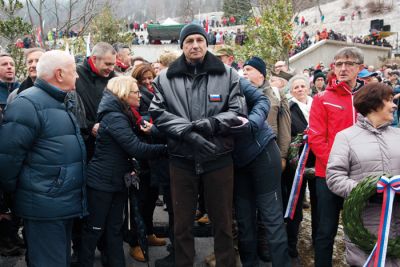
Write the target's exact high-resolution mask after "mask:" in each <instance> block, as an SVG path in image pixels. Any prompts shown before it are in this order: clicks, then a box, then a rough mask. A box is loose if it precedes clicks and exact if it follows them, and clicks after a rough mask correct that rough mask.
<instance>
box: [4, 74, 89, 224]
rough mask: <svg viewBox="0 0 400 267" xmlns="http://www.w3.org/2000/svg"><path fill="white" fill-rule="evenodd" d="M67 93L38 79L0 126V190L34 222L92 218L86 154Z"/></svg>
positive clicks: (8, 108) (9, 107)
mask: <svg viewBox="0 0 400 267" xmlns="http://www.w3.org/2000/svg"><path fill="white" fill-rule="evenodd" d="M65 97H66V93H65V92H63V91H61V90H60V89H58V88H56V87H54V86H52V85H50V84H49V83H47V82H45V81H43V80H41V79H37V80H36V82H35V86H34V87H32V88H31V89H30V90H26V91H24V92H22V93H21V94H20V95H19V96H18V97H17V98H16V99H15V100H14V101H13V102H11V103H10V104H9V105H8V106H7V110H6V112H5V116H4V122H3V124H2V125H1V126H0V170H1V172H0V185H1V186H2V187H3V188H4V189H5V190H7V191H10V192H13V191H15V212H16V214H17V215H18V216H20V217H22V218H28V219H32V220H53V219H66V218H73V217H79V216H84V215H86V213H87V212H86V191H85V175H86V174H85V165H86V164H85V160H86V151H85V146H84V143H83V139H82V137H81V135H80V132H79V127H78V125H77V123H76V119H75V116H74V115H73V114H72V112H71V111H70V109H69V108H70V107H71V104H70V103H67V105H65V104H64V99H65Z"/></svg>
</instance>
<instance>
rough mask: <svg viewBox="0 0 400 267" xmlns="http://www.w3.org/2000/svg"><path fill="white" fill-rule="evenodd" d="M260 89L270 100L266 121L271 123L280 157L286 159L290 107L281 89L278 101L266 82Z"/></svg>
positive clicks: (288, 141) (289, 137)
mask: <svg viewBox="0 0 400 267" xmlns="http://www.w3.org/2000/svg"><path fill="white" fill-rule="evenodd" d="M259 88H260V89H262V90H263V93H264V95H265V96H267V97H268V98H269V100H270V101H271V108H270V110H269V113H268V117H267V122H268V124H269V125H271V127H272V129H273V130H274V133H275V134H276V136H277V143H278V146H279V149H280V150H281V158H284V159H286V158H287V154H288V150H289V144H290V140H291V136H290V123H291V122H290V109H289V103H288V100H287V98H286V96H285V94H284V93H283V92H282V91H279V93H280V101H279V99H278V98H277V97H276V96H275V93H274V91H273V90H272V88H271V86H270V85H269V83H268V82H265V83H264V84H263V85H262V86H261V87H259Z"/></svg>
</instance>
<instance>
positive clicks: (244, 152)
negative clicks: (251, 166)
mask: <svg viewBox="0 0 400 267" xmlns="http://www.w3.org/2000/svg"><path fill="white" fill-rule="evenodd" d="M240 88H241V90H242V91H243V94H244V96H245V98H246V104H247V108H248V110H249V117H248V119H249V122H250V126H251V127H250V132H248V133H244V134H240V135H237V136H235V150H234V153H233V159H234V163H235V167H238V168H240V167H244V166H246V165H247V164H248V163H250V162H252V161H253V160H254V159H255V158H256V157H257V156H258V155H259V154H260V153H261V152H262V151H263V150H264V148H265V147H266V146H267V144H268V143H269V141H271V140H272V139H274V138H276V135H275V133H274V131H273V130H272V128H271V126H269V125H268V123H267V122H266V119H267V116H268V112H269V108H270V101H269V99H268V98H267V97H266V96H265V95H264V94H262V93H261V91H260V90H257V88H256V87H254V86H253V85H251V83H250V82H249V81H247V80H246V79H244V78H240Z"/></svg>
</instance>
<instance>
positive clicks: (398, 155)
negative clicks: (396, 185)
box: [326, 115, 400, 267]
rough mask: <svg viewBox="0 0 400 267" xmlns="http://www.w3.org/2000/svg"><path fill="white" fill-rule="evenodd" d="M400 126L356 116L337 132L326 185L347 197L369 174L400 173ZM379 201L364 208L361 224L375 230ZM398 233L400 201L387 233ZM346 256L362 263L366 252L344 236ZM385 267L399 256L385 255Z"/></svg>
mask: <svg viewBox="0 0 400 267" xmlns="http://www.w3.org/2000/svg"><path fill="white" fill-rule="evenodd" d="M399 141H400V129H399V128H393V127H390V126H389V124H386V125H384V126H381V127H379V128H374V127H373V126H372V124H371V123H370V122H369V121H368V119H367V118H364V117H363V116H361V115H359V116H358V121H357V123H356V124H355V125H353V126H352V127H350V128H347V129H345V130H343V131H341V132H339V133H338V134H337V135H336V138H335V142H334V144H333V147H332V150H331V153H330V156H329V161H328V166H327V170H326V182H327V185H328V187H329V189H330V190H331V191H332V192H333V193H335V194H336V195H339V196H341V197H344V198H347V197H348V196H349V194H350V192H351V191H352V189H353V188H354V187H355V186H356V185H357V184H358V183H359V182H360V181H362V180H363V179H364V178H365V177H367V176H369V175H382V174H383V173H386V174H389V175H398V174H400V149H399V146H398V144H399ZM380 211H381V204H377V203H368V204H367V207H366V208H365V210H364V212H363V215H362V217H363V223H364V226H365V227H366V228H367V229H368V230H369V231H370V232H371V233H373V234H375V235H376V234H377V232H378V226H379V218H380ZM396 236H400V205H399V204H398V203H394V210H393V217H392V226H391V232H390V237H391V238H393V237H396ZM345 244H346V260H347V263H348V264H349V265H355V266H362V265H363V264H364V263H365V261H366V260H367V258H368V255H367V253H365V252H364V251H362V250H361V249H359V248H358V247H357V246H356V245H355V244H353V243H351V242H350V240H349V238H348V237H347V236H346V237H345ZM385 266H386V267H388V266H400V259H387V260H386V265H385Z"/></svg>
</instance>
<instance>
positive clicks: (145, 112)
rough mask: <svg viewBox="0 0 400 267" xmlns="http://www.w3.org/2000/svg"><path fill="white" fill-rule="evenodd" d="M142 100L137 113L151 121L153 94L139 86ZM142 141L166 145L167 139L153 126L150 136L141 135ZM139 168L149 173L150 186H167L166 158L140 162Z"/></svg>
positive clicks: (167, 169) (167, 163) (167, 170)
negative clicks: (150, 111) (150, 110)
mask: <svg viewBox="0 0 400 267" xmlns="http://www.w3.org/2000/svg"><path fill="white" fill-rule="evenodd" d="M139 90H140V93H141V95H142V98H141V99H140V107H139V113H140V115H141V116H142V119H143V120H146V121H151V116H150V113H149V107H150V104H151V101H152V99H153V96H154V94H153V93H151V92H150V91H149V90H148V89H147V88H146V87H145V86H139ZM143 140H144V141H145V142H146V143H149V144H167V139H166V138H165V136H164V135H163V134H162V133H160V131H159V130H158V129H157V127H156V126H155V125H153V127H152V128H151V135H143ZM140 168H141V171H142V172H143V171H144V170H145V169H146V168H147V169H148V170H149V172H150V177H151V184H152V185H154V186H158V185H169V180H170V179H169V160H168V158H163V159H155V160H149V161H141V162H140Z"/></svg>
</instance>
